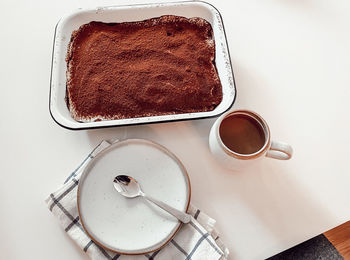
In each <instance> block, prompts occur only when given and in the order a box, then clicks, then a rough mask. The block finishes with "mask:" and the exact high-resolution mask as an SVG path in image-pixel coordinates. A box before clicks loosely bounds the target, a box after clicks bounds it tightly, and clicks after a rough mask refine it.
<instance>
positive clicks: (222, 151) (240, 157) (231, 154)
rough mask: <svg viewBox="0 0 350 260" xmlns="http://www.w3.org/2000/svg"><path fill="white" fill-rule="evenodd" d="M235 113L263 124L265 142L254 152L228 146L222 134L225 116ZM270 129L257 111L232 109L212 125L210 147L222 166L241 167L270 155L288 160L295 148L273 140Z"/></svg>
mask: <svg viewBox="0 0 350 260" xmlns="http://www.w3.org/2000/svg"><path fill="white" fill-rule="evenodd" d="M234 115H241V116H245V117H249V119H251V120H254V122H255V123H257V124H258V125H260V126H261V128H262V130H263V133H264V137H265V142H264V144H263V146H262V147H261V148H260V149H259V150H257V151H256V152H254V153H249V154H246V153H245V154H243V153H238V152H235V151H233V150H232V149H230V148H228V147H227V146H226V145H225V143H224V142H223V141H222V138H221V136H220V131H219V129H220V126H221V124H222V121H223V120H224V119H225V118H228V117H230V116H234ZM270 136H271V134H270V129H269V127H268V125H267V123H266V122H265V120H264V119H263V118H262V117H261V116H260V115H258V114H257V113H255V112H252V111H249V110H236V111H230V112H227V113H225V114H223V115H222V116H220V117H219V118H218V119H217V120H216V121H215V123H214V125H213V126H212V128H211V130H210V135H209V147H210V151H211V152H212V154H213V155H214V157H215V158H216V159H217V160H218V161H219V163H220V164H221V165H222V166H225V167H227V168H231V169H239V168H242V167H245V166H247V165H249V164H252V163H253V162H256V161H258V160H261V159H262V158H264V157H270V158H274V159H279V160H288V159H290V158H291V157H292V154H293V149H292V147H291V146H290V145H289V144H286V143H283V142H277V141H271V137H270Z"/></svg>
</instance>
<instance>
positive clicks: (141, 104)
mask: <svg viewBox="0 0 350 260" xmlns="http://www.w3.org/2000/svg"><path fill="white" fill-rule="evenodd" d="M67 68H68V71H67V79H68V80H67V105H68V107H69V110H70V112H71V114H72V116H73V118H74V119H76V120H78V121H85V122H89V121H98V120H109V119H122V118H135V117H143V116H156V115H167V114H179V113H190V112H202V111H210V110H213V109H214V108H215V107H216V106H217V105H218V104H219V103H220V102H221V100H222V90H221V84H220V80H219V77H218V74H217V71H216V67H215V45H214V40H213V32H212V28H211V25H210V24H209V23H208V22H206V21H205V20H204V19H201V18H190V19H187V18H184V17H179V16H162V17H159V18H152V19H149V20H145V21H141V22H128V23H102V22H91V23H89V24H85V25H83V26H81V27H80V28H79V30H77V31H75V32H73V34H72V38H71V42H70V45H69V48H68V54H67Z"/></svg>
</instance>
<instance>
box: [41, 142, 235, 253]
mask: <svg viewBox="0 0 350 260" xmlns="http://www.w3.org/2000/svg"><path fill="white" fill-rule="evenodd" d="M117 141H118V140H117V139H114V140H109V141H102V142H101V143H100V144H99V145H98V146H97V147H96V148H95V149H94V150H93V151H92V152H91V153H90V154H89V155H88V156H87V157H86V158H85V160H84V161H83V162H82V163H81V164H80V165H79V167H78V168H77V169H76V170H75V171H74V172H73V173H72V174H70V175H69V177H68V178H67V179H66V181H65V182H64V184H63V186H61V187H60V188H59V189H58V190H57V191H55V192H53V193H51V194H50V195H49V197H48V198H47V199H46V203H47V205H48V207H49V209H50V211H51V212H52V214H53V215H54V216H55V217H57V219H58V221H59V222H60V224H61V225H62V227H63V228H64V230H65V231H66V232H67V234H68V235H69V236H70V237H71V238H72V239H73V241H74V242H75V243H76V244H77V245H78V246H79V247H80V248H81V249H82V250H83V251H84V252H86V253H87V254H88V255H89V256H90V257H91V259H93V260H96V259H113V260H114V259H120V260H127V259H135V260H137V259H147V258H148V259H186V260H188V259H193V260H196V259H198V260H205V259H208V260H209V259H210V260H212V259H213V260H215V259H222V260H224V259H226V258H227V255H228V249H227V248H226V247H225V246H224V244H223V243H222V241H221V239H220V238H219V236H218V233H217V232H216V231H215V229H214V224H215V220H214V219H212V218H210V217H209V216H207V215H206V214H204V213H203V212H201V211H200V210H199V209H197V208H196V207H195V206H193V205H190V207H189V211H188V213H189V214H191V215H192V220H191V222H190V223H188V224H184V225H183V226H182V227H181V229H180V230H179V231H178V232H177V234H176V235H175V236H174V238H173V239H172V240H171V241H170V242H169V243H168V244H167V245H166V246H164V247H163V248H161V249H160V250H158V251H155V252H153V253H149V254H146V255H139V256H127V255H119V254H116V253H113V252H111V251H108V250H106V249H104V248H102V247H100V246H98V245H97V244H95V243H94V242H93V240H91V238H90V237H89V236H88V235H87V234H86V233H85V231H84V229H83V228H82V225H81V222H80V220H79V214H78V208H77V187H78V183H79V178H80V176H81V174H82V172H83V169H84V168H85V166H86V165H87V163H88V162H89V161H90V160H91V159H92V158H94V157H95V156H96V154H98V153H99V152H100V151H102V150H103V149H105V148H106V147H108V146H109V145H111V144H112V143H114V142H117Z"/></svg>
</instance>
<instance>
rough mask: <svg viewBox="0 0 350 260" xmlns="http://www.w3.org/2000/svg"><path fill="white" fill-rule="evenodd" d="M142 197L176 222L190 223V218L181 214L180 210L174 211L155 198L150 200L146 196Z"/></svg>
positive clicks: (185, 214) (183, 213)
mask: <svg viewBox="0 0 350 260" xmlns="http://www.w3.org/2000/svg"><path fill="white" fill-rule="evenodd" d="M143 197H144V198H145V199H147V200H149V201H151V202H153V203H154V204H156V205H157V206H159V207H160V208H162V209H164V210H165V211H167V212H168V213H170V214H171V215H173V216H174V217H175V218H177V219H178V220H180V221H181V222H182V223H188V222H190V221H191V216H190V215H189V214H187V213H185V212H182V211H181V210H178V209H175V208H173V207H172V206H169V205H168V204H165V203H164V202H162V201H159V200H157V199H155V198H152V197H150V196H148V195H143Z"/></svg>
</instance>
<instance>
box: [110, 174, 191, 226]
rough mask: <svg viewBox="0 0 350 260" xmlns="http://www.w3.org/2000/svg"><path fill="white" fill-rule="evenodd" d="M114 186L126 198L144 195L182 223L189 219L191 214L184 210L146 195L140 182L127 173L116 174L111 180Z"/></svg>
mask: <svg viewBox="0 0 350 260" xmlns="http://www.w3.org/2000/svg"><path fill="white" fill-rule="evenodd" d="M113 185H114V188H115V189H116V190H117V191H118V192H119V193H120V194H121V195H123V196H125V197H127V198H136V197H139V196H142V197H144V198H145V199H147V200H149V201H151V202H153V203H154V204H156V205H157V206H159V207H160V208H162V209H164V210H165V211H167V212H168V213H170V214H171V215H173V216H174V217H175V218H177V219H178V220H180V221H181V222H182V223H188V222H190V220H191V216H190V215H189V214H187V213H185V212H182V211H180V210H178V209H175V208H173V207H171V206H169V205H167V204H165V203H164V202H161V201H159V200H157V199H155V198H152V197H150V196H146V194H145V193H144V192H143V191H142V190H141V187H140V184H139V183H138V182H137V181H136V180H135V179H134V178H132V177H130V176H127V175H118V176H116V177H115V178H114V181H113Z"/></svg>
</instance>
